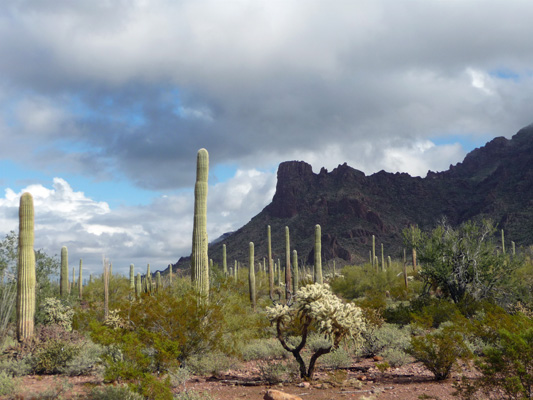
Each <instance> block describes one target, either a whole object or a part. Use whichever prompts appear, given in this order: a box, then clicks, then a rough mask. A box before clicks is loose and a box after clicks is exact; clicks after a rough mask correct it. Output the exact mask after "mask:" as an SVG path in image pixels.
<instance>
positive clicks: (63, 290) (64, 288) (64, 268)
mask: <svg viewBox="0 0 533 400" xmlns="http://www.w3.org/2000/svg"><path fill="white" fill-rule="evenodd" d="M59 295H60V296H61V297H66V296H67V295H68V250H67V246H63V247H61V273H60V276H59Z"/></svg>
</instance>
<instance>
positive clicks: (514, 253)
mask: <svg viewBox="0 0 533 400" xmlns="http://www.w3.org/2000/svg"><path fill="white" fill-rule="evenodd" d="M511 251H512V254H513V256H516V245H515V243H514V242H513V241H511Z"/></svg>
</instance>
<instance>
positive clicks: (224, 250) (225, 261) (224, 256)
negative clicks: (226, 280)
mask: <svg viewBox="0 0 533 400" xmlns="http://www.w3.org/2000/svg"><path fill="white" fill-rule="evenodd" d="M222 269H223V270H224V276H228V262H227V260H226V245H225V244H223V245H222Z"/></svg>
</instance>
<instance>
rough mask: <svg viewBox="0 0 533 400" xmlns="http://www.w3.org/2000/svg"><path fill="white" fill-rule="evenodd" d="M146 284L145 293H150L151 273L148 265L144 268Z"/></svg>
mask: <svg viewBox="0 0 533 400" xmlns="http://www.w3.org/2000/svg"><path fill="white" fill-rule="evenodd" d="M144 280H145V282H146V293H151V292H152V273H151V272H150V264H148V266H147V267H146V277H145V278H144Z"/></svg>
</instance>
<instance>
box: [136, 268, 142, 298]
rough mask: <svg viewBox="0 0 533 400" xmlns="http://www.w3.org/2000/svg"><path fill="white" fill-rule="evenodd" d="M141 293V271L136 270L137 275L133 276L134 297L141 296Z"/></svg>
mask: <svg viewBox="0 0 533 400" xmlns="http://www.w3.org/2000/svg"><path fill="white" fill-rule="evenodd" d="M141 293H142V277H141V273H140V272H137V277H136V278H135V297H137V298H138V299H139V298H141Z"/></svg>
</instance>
